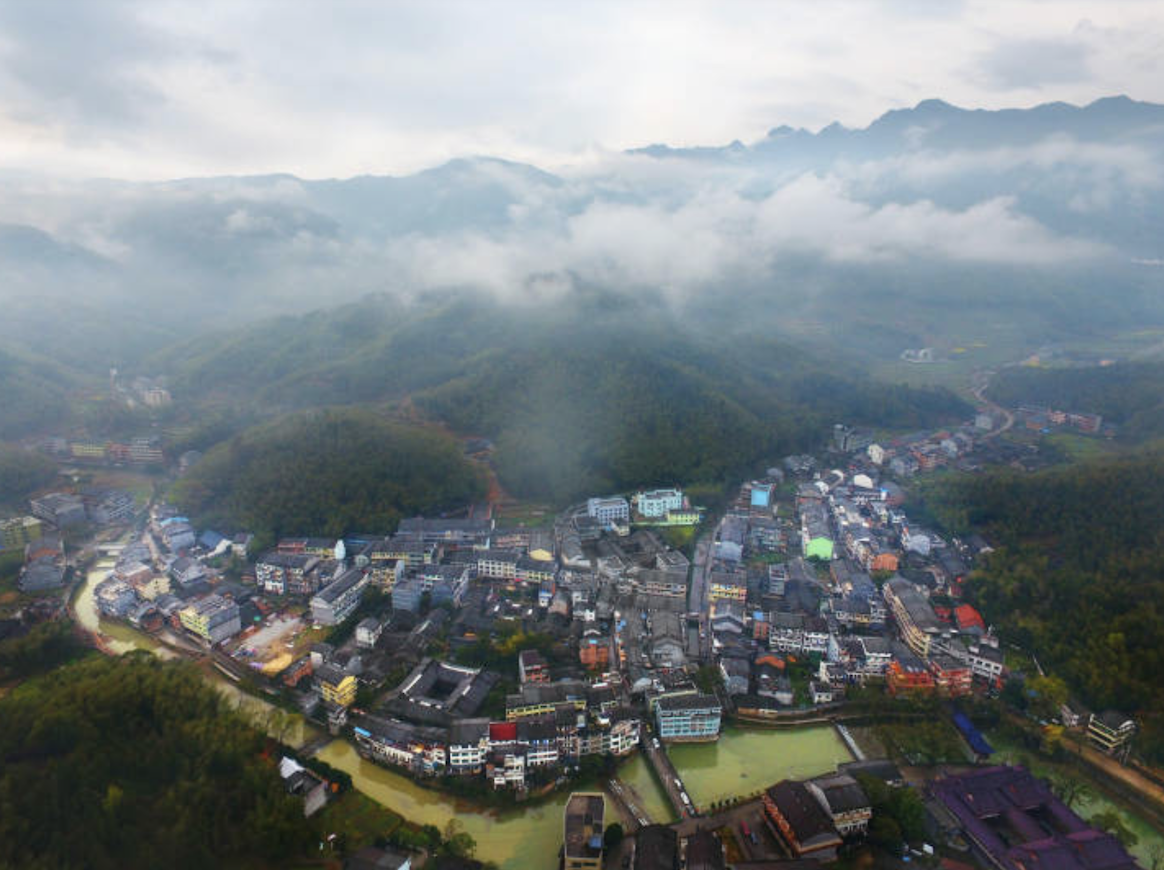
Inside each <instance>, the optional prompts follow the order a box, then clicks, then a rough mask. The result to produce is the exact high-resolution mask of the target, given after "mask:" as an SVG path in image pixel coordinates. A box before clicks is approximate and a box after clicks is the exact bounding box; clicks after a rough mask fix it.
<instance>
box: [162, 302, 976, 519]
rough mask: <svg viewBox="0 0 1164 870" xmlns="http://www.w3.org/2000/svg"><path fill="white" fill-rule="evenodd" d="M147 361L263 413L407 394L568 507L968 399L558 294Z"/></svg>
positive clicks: (961, 407) (429, 306) (303, 328)
mask: <svg viewBox="0 0 1164 870" xmlns="http://www.w3.org/2000/svg"><path fill="white" fill-rule="evenodd" d="M151 365H153V366H154V368H156V369H157V370H159V371H168V372H170V373H171V374H172V378H171V380H172V384H173V387H174V391H175V396H176V397H177V399H178V400H179V401H189V400H193V401H196V402H222V401H230V400H232V398H233V399H234V400H236V401H237V400H239V398H240V397H241V396H245V397H246V401H247V403H248V405H249V406H251V407H254V408H257V409H267V410H272V409H285V408H287V407H310V406H312V405H318V404H328V403H368V402H377V401H384V400H403V399H411V400H412V401H413V402H414V403H415V405H416V406H417V407H420V408H421V409H423V410H424V411H425V412H426V413H427V414H428V415H429V416H431V417H433V418H435V419H438V420H440V421H441V422H443V423H446V424H448V425H449V426H451V427H452V428H453V429H454V430H456V431H458V432H461V433H464V434H475V435H484V436H487V437H490V438H492V439H494V440H495V441H496V443H497V448H498V452H497V457H496V458H497V465H498V471H499V474H500V477H501V480H502V483H503V484H504V485H505V486H506V488H507V489H509V490H510V491H511V492H512V493H513V494H515V495H518V496H524V497H536V498H550V499H553V500H556V501H565V500H567V499H571V498H574V497H577V496H580V495H584V494H587V493H594V492H602V491H607V490H619V489H625V488H630V487H634V486H638V485H644V484H651V483H658V482H661V481H671V480H682V481H684V482H692V481H720V480H722V479H724V478H725V477H730V476H732V475H734V474H738V473H740V472H741V471H743V470H745V469H746V468H748V467H749V466H751V465H753V464H754V463H756V462H757V461H759V460H762V459H766V458H767V459H770V458H772V457H773V456H775V455H778V454H779V453H781V452H789V451H792V450H796V449H800V448H803V447H806V446H809V445H812V444H815V443H817V442H818V441H819V440H820V438H821V437H822V433H824V431H825V430H826V429H827V427H829V426H831V425H832V424H833V423H834V422H836V421H838V420H844V421H847V422H852V423H858V424H867V425H886V426H895V427H896V426H901V427H911V426H922V425H927V424H930V423H938V422H948V421H950V420H954V419H958V418H961V417H964V416H965V415H967V414H969V413H970V408H969V407H968V406H966V405H965V404H964V403H963V402H961V401H960V400H959V399H957V398H956V397H955V396H953V395H952V394H951V393H949V392H946V391H941V390H918V389H911V388H908V387H898V386H891V385H886V384H881V383H876V382H873V381H870V380H868V379H867V378H865V377H863V376H862V375H861V373H860V372H858V371H856V370H855V369H851V368H849V367H847V366H846V365H844V364H840V363H837V362H835V361H831V360H830V361H829V362H828V363H826V362H824V361H822V360H820V359H817V358H816V357H814V356H813V355H811V354H808V353H806V352H804V351H802V350H800V349H798V348H796V347H794V346H793V345H790V344H789V343H787V342H784V341H780V340H777V339H775V338H773V337H771V336H770V335H766V334H763V333H757V332H746V333H743V334H733V333H729V332H718V331H714V330H708V329H706V328H700V327H697V326H695V325H694V324H692V323H690V322H685V321H683V320H681V319H680V318H678V317H677V316H676V315H675V313H674V312H673V311H672V310H671V309H670V308H669V307H668V306H667V305H666V304H664V303H663V302H661V301H660V300H658V299H654V298H650V297H648V296H646V295H644V296H641V297H635V296H630V295H619V294H607V293H602V292H599V291H591V292H580V293H578V294H575V295H574V296H572V297H569V298H566V299H562V300H558V301H557V302H556V304H549V303H546V304H544V305H526V306H518V305H510V304H503V303H500V302H497V301H496V300H491V299H489V298H487V297H480V296H478V297H468V296H464V295H458V294H447V295H444V296H435V297H433V298H429V299H425V300H422V301H421V302H418V303H416V304H415V305H412V306H408V305H404V304H402V303H400V302H399V301H396V300H392V299H388V298H384V297H377V298H371V299H367V300H364V301H363V302H360V303H357V304H353V305H347V306H342V307H340V308H337V309H334V310H331V311H325V312H316V313H313V314H310V315H305V316H303V317H286V318H281V319H279V320H276V321H270V322H267V323H264V324H262V325H260V326H256V327H248V328H244V329H241V330H238V331H235V332H229V333H221V334H219V335H216V336H214V337H213V338H210V339H206V340H200V341H198V342H195V343H191V344H189V345H183V346H178V347H176V348H173V349H171V350H170V351H168V352H167V353H165V354H163V355H161V356H159V357H158V358H157V359H156V360H154V361H153V362H152V363H151Z"/></svg>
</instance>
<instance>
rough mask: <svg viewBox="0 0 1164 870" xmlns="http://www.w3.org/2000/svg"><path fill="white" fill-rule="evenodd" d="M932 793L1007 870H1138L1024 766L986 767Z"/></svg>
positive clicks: (937, 785)
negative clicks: (1025, 869) (1035, 868)
mask: <svg viewBox="0 0 1164 870" xmlns="http://www.w3.org/2000/svg"><path fill="white" fill-rule="evenodd" d="M930 788H931V791H932V793H933V795H934V797H935V798H937V799H938V800H939V801H941V802H942V804H944V805H945V807H946V808H947V809H948V810H949V811H950V812H951V813H953V814H954V816H955V817H956V818H957V819H958V821H959V822H960V823H961V825H962V828H963V830H965V832H966V835H967V836H968V837H969V838H970V839H971V840H973V841H974V843H975V844H976V845H977V846H978V848H980V849H981V850H982V851H983V852H986V853H987V854H989V855H990V857H991V859H992V860H994V861H995V862H997V863H998V864H1000V866H1003V867H1006V868H1008V870H1022V868H1023V867H1025V868H1031V867H1040V868H1041V867H1046V868H1055V870H1136V866H1137V865H1136V863H1135V861H1134V860H1133V859H1132V858H1131V857H1130V856H1129V855H1128V853H1127V852H1126V851H1125V850H1124V847H1123V846H1122V845H1120V842H1119V841H1118V840H1117V839H1116V838H1115V837H1113V836H1112V835H1111V834H1108V833H1105V832H1103V831H1097V830H1095V829H1094V828H1091V827H1089V826H1088V825H1087V823H1086V822H1084V821H1083V820H1082V819H1081V818H1079V816H1077V815H1075V813H1073V812H1072V811H1071V810H1070V809H1069V808H1068V807H1067V806H1066V805H1065V804H1064V803H1063V802H1062V801H1061V800H1059V799H1058V798H1057V797H1055V795H1054V793H1053V792H1052V791H1051V789H1050V788H1048V787H1047V784H1046V783H1045V782H1043V781H1042V780H1039V779H1036V778H1035V777H1034V776H1033V775H1032V774H1031V773H1030V771H1028V770H1026V769H1025V768H1023V767H988V768H983V769H981V770H976V771H973V772H971V773H966V774H963V775H961V776H949V777H946V778H945V779H941V780H938V781H937V782H934V783H933V784H932V785H931V787H930Z"/></svg>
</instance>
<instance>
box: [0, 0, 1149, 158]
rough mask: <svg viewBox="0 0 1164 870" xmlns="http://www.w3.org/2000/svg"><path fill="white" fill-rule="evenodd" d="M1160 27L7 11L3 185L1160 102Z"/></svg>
mask: <svg viewBox="0 0 1164 870" xmlns="http://www.w3.org/2000/svg"><path fill="white" fill-rule="evenodd" d="M999 34H1005V37H1004V38H1002V39H1000V38H999ZM1064 34H1066V36H1065V35H1064ZM1162 35H1164V17H1162V16H1161V15H1160V13H1159V11H1158V9H1156V8H1153V5H1152V4H1151V3H1148V2H1142V0H1105V2H1104V3H1103V4H1094V3H1087V2H1085V0H1061V2H1056V3H1054V4H1050V3H1045V2H1038V0H1012V2H1008V3H989V2H982V0H967V2H925V0H910V2H908V3H901V2H890V0H881V2H874V0H822V2H819V3H813V4H797V3H791V2H787V3H770V4H754V3H748V4H731V3H716V4H713V3H704V2H693V0H672V2H667V3H664V2H659V0H626V2H594V3H588V4H585V5H580V4H550V3H544V2H541V0H500V2H496V3H479V2H469V0H433V2H430V3H423V4H401V3H370V2H367V0H334V2H331V3H328V4H326V5H321V4H309V3H286V2H281V0H247V2H239V0H205V2H201V3H197V4H191V3H187V2H181V0H153V2H149V3H144V2H128V0H87V2H83V3H65V2H8V3H0V170H2V169H8V170H20V171H36V172H41V173H45V174H47V175H50V176H60V175H70V176H74V177H76V176H101V177H126V178H133V179H146V178H148V179H155V180H160V179H165V178H174V177H182V176H189V175H207V174H247V173H267V172H279V171H283V172H293V173H295V174H298V175H302V176H306V177H316V178H318V177H334V176H351V175H356V174H361V173H372V174H384V173H386V172H397V173H399V172H409V171H414V170H416V169H418V168H420V167H423V166H428V165H433V164H435V163H439V162H441V161H443V160H445V159H448V158H451V157H455V156H463V155H466V154H476V153H493V154H499V155H502V156H506V157H511V158H513V159H519V160H528V161H532V162H537V163H539V164H541V165H550V164H552V163H555V162H560V161H565V160H573V159H576V158H577V156H578V155H579V154H584V153H587V152H589V151H590V150H592V149H594V148H595V147H599V148H609V149H622V148H628V147H634V146H639V145H642V144H646V143H649V142H657V141H667V142H670V143H673V144H677V145H693V144H707V143H719V142H727V141H731V140H732V139H736V138H738V139H741V140H745V141H749V140H753V139H755V138H758V137H760V136H762V135H763V133H764V131H766V130H767V129H769V128H771V127H774V126H777V125H779V124H781V123H789V124H792V125H794V126H800V125H805V126H811V127H819V126H822V125H824V124H826V123H828V122H829V121H832V120H834V119H836V120H840V121H842V122H843V123H845V124H847V125H849V126H859V125H863V124H865V123H868V122H869V121H871V120H873V119H874V118H876V117H877V116H878V115H880V114H881V113H882V112H883V111H884V110H885V108H886V107H892V106H901V105H911V104H913V103H915V102H917V100H918V99H920V98H922V97H925V96H932V95H934V94H937V95H939V96H941V97H943V98H945V99H947V100H950V101H952V102H955V103H958V104H961V105H971V106H988V107H995V106H998V105H999V103H1000V94H1004V93H1007V92H1009V91H1013V90H1015V89H1037V91H1038V93H1039V96H1040V97H1045V98H1047V99H1063V100H1068V101H1070V102H1075V103H1081V102H1088V101H1090V100H1091V99H1094V98H1095V97H1097V96H1101V95H1103V94H1104V93H1113V92H1127V93H1130V94H1133V95H1134V96H1136V97H1138V98H1140V99H1157V100H1164V84H1162V83H1164V69H1162V63H1164V61H1162V60H1161V53H1160V51H1159V45H1160V44H1161V39H1162ZM968 69H972V70H973V71H974V72H973V74H972V75H967V70H968Z"/></svg>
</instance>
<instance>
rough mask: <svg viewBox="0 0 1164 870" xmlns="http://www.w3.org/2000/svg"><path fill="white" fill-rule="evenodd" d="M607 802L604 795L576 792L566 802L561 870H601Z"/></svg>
mask: <svg viewBox="0 0 1164 870" xmlns="http://www.w3.org/2000/svg"><path fill="white" fill-rule="evenodd" d="M605 812H606V803H605V800H604V799H603V797H602V794H601V793H597V792H593V793H592V792H575V793H574V794H572V795H570V800H569V801H568V802H567V803H566V816H565V823H564V826H563V839H564V841H565V846H564V847H563V849H562V855H563V857H562V870H602V835H603V833H604V828H603V821H604V819H605Z"/></svg>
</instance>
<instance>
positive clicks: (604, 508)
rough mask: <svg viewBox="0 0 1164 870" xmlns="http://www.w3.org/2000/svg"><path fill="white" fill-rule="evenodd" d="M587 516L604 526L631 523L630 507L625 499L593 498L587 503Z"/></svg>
mask: <svg viewBox="0 0 1164 870" xmlns="http://www.w3.org/2000/svg"><path fill="white" fill-rule="evenodd" d="M586 514H587V515H588V516H590V517H591V518H593V519H595V520H597V521H598V522H599V523H601V524H602V525H604V526H609V525H613V524H614V523H628V522H630V505H629V504H627V501H626V499H625V498H620V497H617V496H616V497H613V498H592V499H588V500H587V502H586Z"/></svg>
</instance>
